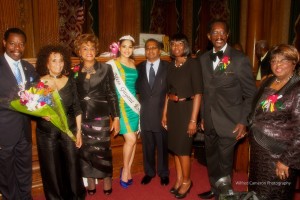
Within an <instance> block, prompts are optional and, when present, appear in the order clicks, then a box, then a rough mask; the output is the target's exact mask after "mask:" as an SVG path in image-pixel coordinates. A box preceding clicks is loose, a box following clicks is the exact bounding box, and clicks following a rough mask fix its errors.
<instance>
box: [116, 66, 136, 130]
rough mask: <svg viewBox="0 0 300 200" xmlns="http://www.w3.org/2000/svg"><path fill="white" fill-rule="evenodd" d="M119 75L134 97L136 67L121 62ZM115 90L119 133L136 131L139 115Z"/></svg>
mask: <svg viewBox="0 0 300 200" xmlns="http://www.w3.org/2000/svg"><path fill="white" fill-rule="evenodd" d="M118 70H119V73H120V76H121V78H122V80H123V81H124V83H125V85H126V86H127V88H128V90H129V91H130V93H131V94H132V95H133V96H135V97H136V89H135V82H136V80H137V77H138V72H137V70H136V69H133V68H130V67H127V66H125V65H123V64H122V63H121V68H118ZM116 90H117V95H118V102H119V108H120V128H121V129H120V134H125V133H132V132H136V131H138V129H139V115H138V114H137V113H136V112H134V111H133V110H132V109H131V108H130V107H129V106H128V105H127V103H126V102H125V101H124V99H123V98H122V97H121V96H120V93H119V91H118V89H116Z"/></svg>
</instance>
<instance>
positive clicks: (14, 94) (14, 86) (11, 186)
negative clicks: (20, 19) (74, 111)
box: [0, 28, 39, 200]
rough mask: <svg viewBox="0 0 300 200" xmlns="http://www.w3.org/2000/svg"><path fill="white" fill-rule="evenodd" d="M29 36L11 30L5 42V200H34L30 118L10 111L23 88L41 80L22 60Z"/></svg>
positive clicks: (1, 162)
mask: <svg viewBox="0 0 300 200" xmlns="http://www.w3.org/2000/svg"><path fill="white" fill-rule="evenodd" d="M25 42H26V35H25V33H24V32H23V31H22V30H20V29H18V28H9V29H8V30H7V31H6V32H5V34H4V39H3V46H4V48H5V53H4V55H2V56H1V57H0V91H1V92H0V130H1V132H0V169H1V170H0V193H1V194H2V197H3V199H4V200H6V199H14V200H15V199H16V200H19V199H22V200H27V199H32V197H31V185H32V153H31V151H32V150H31V149H32V146H31V123H30V118H29V117H28V116H26V115H24V114H21V113H19V112H17V111H14V110H12V109H11V108H10V106H9V103H10V101H12V100H14V99H16V98H19V96H18V91H19V87H20V85H24V86H25V88H26V89H28V88H29V85H30V83H31V82H33V81H37V80H38V78H39V77H38V75H37V73H36V72H35V69H34V67H33V66H32V65H31V64H29V63H28V62H26V61H24V60H21V58H22V56H23V53H24V49H25Z"/></svg>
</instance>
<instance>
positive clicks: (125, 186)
mask: <svg viewBox="0 0 300 200" xmlns="http://www.w3.org/2000/svg"><path fill="white" fill-rule="evenodd" d="M122 172H123V167H122V168H121V169H120V185H121V187H122V188H124V189H127V188H128V186H129V181H128V182H125V181H122ZM131 180H132V179H131ZM131 184H132V182H131Z"/></svg>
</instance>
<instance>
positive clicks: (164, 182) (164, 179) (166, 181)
mask: <svg viewBox="0 0 300 200" xmlns="http://www.w3.org/2000/svg"><path fill="white" fill-rule="evenodd" d="M169 182H170V180H169V177H160V184H161V185H163V186H166V185H169Z"/></svg>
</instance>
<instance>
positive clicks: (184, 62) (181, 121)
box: [162, 34, 203, 198]
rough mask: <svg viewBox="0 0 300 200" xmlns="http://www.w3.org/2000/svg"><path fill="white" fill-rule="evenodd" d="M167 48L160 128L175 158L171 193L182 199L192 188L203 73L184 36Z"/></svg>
mask: <svg viewBox="0 0 300 200" xmlns="http://www.w3.org/2000/svg"><path fill="white" fill-rule="evenodd" d="M170 45H171V48H170V54H171V57H172V58H173V61H172V62H171V63H170V65H169V68H168V75H167V87H168V95H167V97H166V101H165V108H164V114H163V120H162V125H163V126H164V127H165V128H166V129H167V130H168V148H169V150H170V151H171V152H172V153H173V154H174V158H175V168H176V176H177V179H176V182H175V184H174V186H173V187H172V188H171V190H170V192H171V193H172V194H175V197H176V198H184V197H185V196H186V194H187V193H188V192H189V191H190V189H191V187H192V181H191V179H190V171H191V164H190V162H191V160H190V155H191V151H192V142H193V135H194V134H195V133H196V121H197V116H198V113H199V109H200V102H201V93H202V90H203V89H202V73H201V68H200V64H199V62H197V60H195V59H193V58H191V57H190V52H191V50H190V48H189V44H188V40H187V37H186V36H185V35H183V34H175V35H174V36H173V37H172V38H171V40H170Z"/></svg>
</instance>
